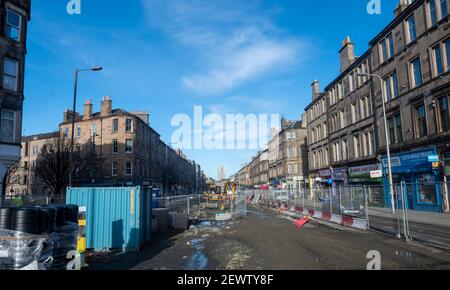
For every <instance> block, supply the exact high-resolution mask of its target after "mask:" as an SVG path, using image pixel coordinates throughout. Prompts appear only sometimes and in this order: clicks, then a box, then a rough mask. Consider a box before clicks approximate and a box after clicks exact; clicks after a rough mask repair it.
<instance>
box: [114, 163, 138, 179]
mask: <svg viewBox="0 0 450 290" xmlns="http://www.w3.org/2000/svg"><path fill="white" fill-rule="evenodd" d="M118 174H119V169H118V163H117V162H112V163H111V176H118ZM125 175H133V162H131V161H127V162H125Z"/></svg>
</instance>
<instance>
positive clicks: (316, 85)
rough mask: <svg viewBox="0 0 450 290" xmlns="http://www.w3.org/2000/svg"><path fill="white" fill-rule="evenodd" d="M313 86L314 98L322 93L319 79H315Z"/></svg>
mask: <svg viewBox="0 0 450 290" xmlns="http://www.w3.org/2000/svg"><path fill="white" fill-rule="evenodd" d="M311 87H312V97H313V100H314V99H315V98H317V97H318V96H319V95H320V83H319V81H318V80H315V81H313V83H312V84H311Z"/></svg>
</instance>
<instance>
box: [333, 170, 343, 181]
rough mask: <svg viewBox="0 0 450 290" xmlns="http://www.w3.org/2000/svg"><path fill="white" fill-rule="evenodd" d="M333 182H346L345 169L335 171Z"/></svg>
mask: <svg viewBox="0 0 450 290" xmlns="http://www.w3.org/2000/svg"><path fill="white" fill-rule="evenodd" d="M333 180H337V181H343V180H344V169H341V168H336V169H333Z"/></svg>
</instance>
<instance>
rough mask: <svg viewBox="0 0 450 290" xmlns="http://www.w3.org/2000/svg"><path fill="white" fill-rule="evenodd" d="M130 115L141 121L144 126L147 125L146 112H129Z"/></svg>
mask: <svg viewBox="0 0 450 290" xmlns="http://www.w3.org/2000/svg"><path fill="white" fill-rule="evenodd" d="M131 114H133V115H135V116H136V117H138V118H139V119H141V120H142V121H144V123H145V124H147V125H149V114H148V112H131Z"/></svg>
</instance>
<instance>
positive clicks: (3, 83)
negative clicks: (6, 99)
mask: <svg viewBox="0 0 450 290" xmlns="http://www.w3.org/2000/svg"><path fill="white" fill-rule="evenodd" d="M7 61H12V62H14V64H15V69H16V75H15V76H14V75H11V74H9V73H7V72H6V71H5V68H6V62H7ZM19 70H20V62H19V60H18V59H15V58H12V57H8V56H5V57H4V58H3V76H2V77H3V81H2V88H3V89H5V90H8V91H11V92H18V91H19V74H20V71H19ZM5 76H7V77H9V78H14V80H15V82H14V88H13V89H11V88H8V87H6V86H5Z"/></svg>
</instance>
